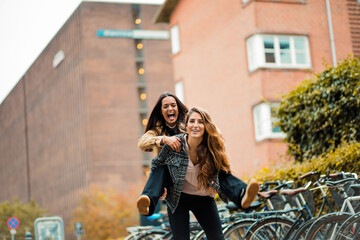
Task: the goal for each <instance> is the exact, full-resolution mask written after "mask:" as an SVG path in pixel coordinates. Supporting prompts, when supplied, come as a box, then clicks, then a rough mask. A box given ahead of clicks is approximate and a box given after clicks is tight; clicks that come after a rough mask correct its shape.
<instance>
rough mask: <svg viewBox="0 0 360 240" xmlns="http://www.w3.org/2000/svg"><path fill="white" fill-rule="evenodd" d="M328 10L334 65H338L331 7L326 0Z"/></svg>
mask: <svg viewBox="0 0 360 240" xmlns="http://www.w3.org/2000/svg"><path fill="white" fill-rule="evenodd" d="M326 11H327V17H328V23H329V33H330V45H331V53H332V59H333V65H334V67H336V65H337V64H336V51H335V41H334V32H333V27H332V21H331V9H330V2H329V0H326Z"/></svg>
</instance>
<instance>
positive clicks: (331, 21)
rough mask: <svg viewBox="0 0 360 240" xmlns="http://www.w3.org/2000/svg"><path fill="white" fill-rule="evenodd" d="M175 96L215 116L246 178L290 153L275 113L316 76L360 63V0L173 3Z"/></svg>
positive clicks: (169, 18)
mask: <svg viewBox="0 0 360 240" xmlns="http://www.w3.org/2000/svg"><path fill="white" fill-rule="evenodd" d="M154 21H155V22H158V23H163V22H165V23H169V27H170V33H171V42H172V54H173V55H172V61H173V71H174V80H175V90H176V93H177V94H178V95H180V96H183V99H184V102H185V104H186V105H187V106H192V105H199V106H202V107H204V108H205V109H207V110H208V111H209V112H210V114H211V115H212V116H213V118H214V119H213V120H214V121H215V123H216V124H217V125H218V126H219V128H220V129H221V131H222V133H223V135H224V137H225V140H226V144H227V151H228V153H229V155H230V160H231V165H232V168H233V169H234V170H235V174H236V175H238V176H251V174H253V173H254V172H255V171H256V170H258V169H260V168H262V167H264V166H265V167H266V166H270V165H272V164H276V163H277V162H278V161H279V158H280V157H281V156H284V154H285V153H286V146H285V144H284V143H283V142H282V138H283V137H284V134H283V133H282V132H281V131H280V129H279V128H278V127H276V126H275V125H273V123H274V122H275V121H276V118H275V117H274V114H273V110H272V108H271V106H276V105H277V104H279V102H280V97H281V95H282V94H284V93H287V92H289V91H290V90H291V89H294V88H295V87H296V86H297V85H298V84H299V83H300V82H301V81H302V80H304V79H305V78H306V77H310V76H311V75H312V74H311V72H313V71H315V72H320V71H322V70H323V69H324V65H323V62H324V61H325V62H327V63H329V64H336V61H337V60H338V59H341V58H344V57H347V56H348V54H354V55H355V56H359V55H360V28H359V26H360V1H358V0H226V1H224V0H212V1H208V0H196V1H193V0H166V1H165V2H164V4H163V5H162V7H161V9H160V10H159V12H158V13H157V14H156V16H155V19H154Z"/></svg>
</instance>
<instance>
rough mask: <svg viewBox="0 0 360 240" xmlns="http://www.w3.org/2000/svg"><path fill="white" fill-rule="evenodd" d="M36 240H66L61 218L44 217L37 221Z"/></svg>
mask: <svg viewBox="0 0 360 240" xmlns="http://www.w3.org/2000/svg"><path fill="white" fill-rule="evenodd" d="M34 227H35V239H36V240H48V239H51V240H64V239H65V237H64V235H65V234H64V222H63V220H62V218H61V217H42V218H37V219H36V220H35V224H34Z"/></svg>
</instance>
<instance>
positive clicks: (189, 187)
mask: <svg viewBox="0 0 360 240" xmlns="http://www.w3.org/2000/svg"><path fill="white" fill-rule="evenodd" d="M184 139H185V150H186V152H187V153H189V145H188V144H187V139H186V137H185V138H184ZM188 155H189V164H188V168H187V171H186V174H185V181H184V186H183V189H182V192H183V193H187V194H191V195H198V196H210V197H215V193H211V192H210V191H209V190H208V189H206V190H205V189H199V188H198V180H197V176H198V175H199V171H200V164H196V165H195V166H194V164H193V162H192V161H191V159H190V154H188Z"/></svg>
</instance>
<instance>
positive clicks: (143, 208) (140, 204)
mask: <svg viewBox="0 0 360 240" xmlns="http://www.w3.org/2000/svg"><path fill="white" fill-rule="evenodd" d="M136 205H137V208H138V210H139V213H140V214H142V215H145V216H147V215H148V214H149V211H150V210H149V207H150V198H149V197H148V196H146V195H141V196H140V197H139V198H138V200H137V202H136Z"/></svg>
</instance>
